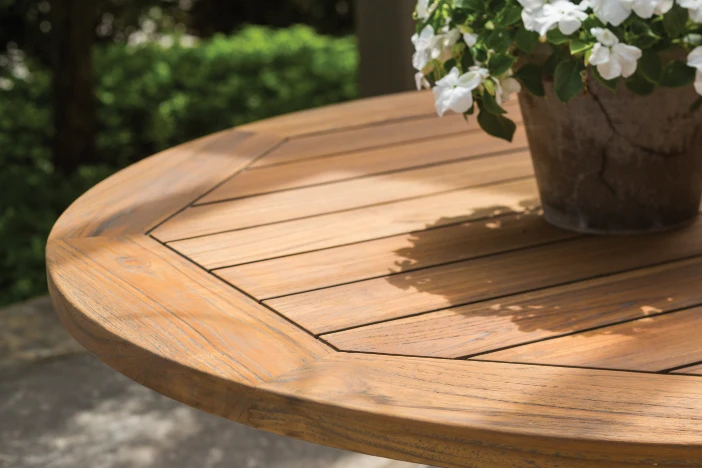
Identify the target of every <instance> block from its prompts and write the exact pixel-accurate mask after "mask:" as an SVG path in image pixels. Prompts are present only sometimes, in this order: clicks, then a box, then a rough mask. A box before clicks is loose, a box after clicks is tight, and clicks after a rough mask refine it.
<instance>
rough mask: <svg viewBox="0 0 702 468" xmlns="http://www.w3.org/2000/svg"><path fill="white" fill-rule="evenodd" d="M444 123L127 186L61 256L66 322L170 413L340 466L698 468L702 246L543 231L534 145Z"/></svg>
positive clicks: (381, 107) (383, 126)
mask: <svg viewBox="0 0 702 468" xmlns="http://www.w3.org/2000/svg"><path fill="white" fill-rule="evenodd" d="M432 105H433V102H432V99H431V98H430V97H429V96H428V95H426V94H423V93H410V94H400V95H395V96H390V97H384V98H376V99H370V100H364V101H357V102H353V103H348V104H342V105H338V106H332V107H328V108H324V109H320V110H312V111H307V112H301V113H298V114H295V115H291V116H284V117H279V118H275V119H271V120H267V121H263V122H258V123H254V124H251V125H247V126H244V127H240V128H237V129H233V130H229V131H224V132H221V133H218V134H215V135H212V136H209V137H206V138H203V139H200V140H197V141H193V142H191V143H188V144H185V145H183V146H180V147H177V148H174V149H171V150H168V151H165V152H164V153H161V154H158V155H156V156H153V157H152V158H149V159H146V160H144V161H142V162H140V163H138V164H135V165H134V166H132V167H130V168H128V169H126V170H124V171H122V172H120V173H118V174H116V175H115V176H113V177H111V178H110V179H108V180H106V181H105V182H103V183H101V184H100V185H98V186H97V187H95V188H93V189H92V190H90V191H89V192H88V193H86V194H85V195H84V196H83V197H81V198H80V199H79V200H78V201H77V202H75V203H74V204H73V206H71V207H70V209H68V211H67V212H66V213H65V214H64V215H63V216H62V217H61V219H60V220H59V221H58V222H57V223H56V226H55V227H54V230H53V232H52V234H51V239H50V241H49V244H48V253H47V258H48V270H49V280H50V288H51V294H52V297H53V300H54V304H55V306H56V308H57V310H58V313H59V315H60V317H61V319H62V321H63V323H64V324H65V326H66V327H67V328H68V329H69V330H70V332H71V333H72V334H73V336H75V338H76V339H77V340H78V341H80V342H81V343H82V344H83V345H84V346H85V347H86V348H88V349H89V350H90V351H92V352H93V353H95V354H96V355H97V356H99V357H100V358H101V359H102V360H103V361H104V362H106V363H107V364H109V365H110V366H112V367H114V368H115V369H117V370H118V371H120V372H122V373H123V374H125V375H127V376H129V377H131V378H132V379H134V380H136V381H137V382H139V383H141V384H143V385H145V386H147V387H150V388H152V389H154V390H156V391H158V392H160V393H162V394H165V395H167V396H169V397H172V398H175V399H176V400H179V401H181V402H183V403H186V404H188V405H191V406H194V407H196V408H200V409H203V410H205V411H208V412H211V413H214V414H217V415H221V416H224V417H227V418H230V419H232V420H234V421H238V422H241V423H244V424H248V425H251V426H255V427H258V428H261V429H265V430H268V431H272V432H276V433H280V434H285V435H289V436H292V437H296V438H300V439H304V440H308V441H312V442H317V443H321V444H326V445H331V446H336V447H340V448H343V449H348V450H353V451H358V452H365V453H370V454H374V455H380V456H385V457H390V458H397V459H402V460H407V461H414V462H419V463H426V464H431V465H442V466H448V467H465V466H471V467H472V466H475V467H495V468H504V467H510V466H515V467H533V466H538V467H554V468H555V467H620V466H621V467H624V466H626V467H630V466H654V465H656V464H657V466H658V467H663V466H702V365H701V363H702V341H701V338H700V337H701V335H702V308H700V306H702V288H700V285H701V284H702V235H701V234H702V221H700V222H698V223H696V224H695V225H693V226H692V227H690V228H688V229H685V230H681V231H676V232H671V233H667V234H661V235H655V236H650V237H630V238H623V237H616V238H611V237H584V236H579V235H576V234H572V233H568V232H564V231H560V230H558V229H555V228H552V227H550V226H548V225H547V224H546V223H545V222H544V221H543V220H542V219H541V217H540V213H539V209H538V196H537V190H536V186H535V182H534V179H533V177H532V166H531V161H530V159H529V154H528V151H527V148H526V141H525V136H524V131H523V129H520V130H519V131H518V132H517V135H516V138H515V142H514V144H512V145H510V144H507V143H505V142H502V141H500V140H497V139H493V138H491V137H488V136H486V135H484V134H483V133H482V132H480V131H479V129H478V128H477V126H476V123H475V121H474V119H471V120H470V122H469V123H468V124H466V123H465V122H464V120H463V118H462V117H461V116H451V117H447V118H444V119H443V120H440V119H438V118H436V117H435V116H434V115H433V113H434V111H433V108H432ZM510 112H511V113H512V114H513V117H514V118H517V119H519V111H518V108H517V107H516V104H514V105H512V106H511V107H510Z"/></svg>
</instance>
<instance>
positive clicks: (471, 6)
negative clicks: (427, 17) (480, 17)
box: [453, 0, 485, 11]
mask: <svg viewBox="0 0 702 468" xmlns="http://www.w3.org/2000/svg"><path fill="white" fill-rule="evenodd" d="M453 4H454V6H455V7H456V8H466V9H468V10H473V11H483V8H484V7H485V2H484V1H483V0H453Z"/></svg>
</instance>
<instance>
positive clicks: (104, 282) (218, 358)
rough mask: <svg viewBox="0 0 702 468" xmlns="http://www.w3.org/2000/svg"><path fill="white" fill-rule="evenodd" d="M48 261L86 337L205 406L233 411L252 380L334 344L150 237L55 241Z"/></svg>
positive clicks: (100, 351)
mask: <svg viewBox="0 0 702 468" xmlns="http://www.w3.org/2000/svg"><path fill="white" fill-rule="evenodd" d="M47 264H48V272H49V279H50V283H51V289H52V299H53V301H54V305H55V306H56V309H57V312H58V314H59V316H60V318H61V320H62V322H63V324H64V325H65V326H66V327H67V328H68V330H69V331H70V332H71V334H72V335H73V336H74V337H75V338H76V339H77V340H78V341H79V342H80V343H81V344H82V345H84V346H85V347H86V348H88V349H89V350H90V351H92V352H93V353H95V354H97V355H98V357H100V358H101V359H102V360H103V361H105V362H106V363H107V364H109V365H110V366H112V367H114V368H115V369H117V370H119V371H120V372H122V373H124V374H125V375H127V376H129V377H131V378H133V379H134V380H136V381H137V382H139V383H141V384H143V385H146V386H148V387H150V388H153V389H156V390H157V391H159V392H161V393H164V394H166V395H168V396H171V397H172V398H176V399H178V400H180V401H183V402H185V403H188V404H191V405H194V406H198V407H203V409H206V410H208V411H214V412H218V413H223V412H226V411H229V410H231V411H234V409H235V406H236V404H233V403H235V402H236V398H237V396H242V392H245V391H246V389H247V388H249V387H252V386H253V385H255V384H257V383H259V382H262V381H264V380H269V379H271V378H272V377H275V376H277V375H281V374H282V373H285V372H288V371H290V370H292V369H294V368H297V367H299V366H301V365H303V364H305V363H309V362H311V361H313V360H315V359H318V358H320V357H322V356H325V355H327V354H328V353H329V350H328V349H327V348H326V347H325V346H324V345H322V344H321V343H319V342H318V341H317V340H315V339H314V338H312V337H311V336H309V335H308V334H306V333H305V332H304V331H301V330H299V329H298V328H297V327H295V326H293V325H292V324H290V323H289V322H287V321H286V320H284V319H282V318H280V317H279V316H278V315H276V314H274V313H272V312H271V311H269V310H267V309H265V308H264V307H262V306H261V305H260V304H258V303H256V302H255V301H253V300H250V299H248V298H247V297H246V296H244V295H242V294H239V293H237V292H236V291H234V290H232V289H231V288H230V287H229V286H227V285H226V284H224V283H222V282H221V281H220V280H217V279H216V278H214V277H212V276H211V275H210V274H208V273H207V272H204V271H202V270H201V269H199V268H198V267H196V266H194V265H193V264H192V263H190V262H188V261H186V260H184V259H183V258H181V257H180V256H178V255H177V254H175V253H174V252H171V251H169V250H168V249H166V248H164V247H163V246H161V245H159V244H158V243H157V242H155V241H153V240H152V239H149V238H147V237H145V236H138V237H133V238H109V239H108V238H104V237H93V238H85V239H68V240H60V241H51V242H50V243H49V245H48V253H47ZM228 406H231V407H228Z"/></svg>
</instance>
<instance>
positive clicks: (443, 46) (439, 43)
mask: <svg viewBox="0 0 702 468" xmlns="http://www.w3.org/2000/svg"><path fill="white" fill-rule="evenodd" d="M460 38H461V31H459V30H458V29H449V28H448V26H446V27H444V28H443V29H442V31H441V34H439V35H438V36H436V44H435V45H434V47H435V49H434V52H433V55H432V58H433V59H435V60H438V61H440V62H441V63H443V62H445V61H447V60H450V59H452V58H453V46H455V45H456V43H457V42H458V40H459V39H460Z"/></svg>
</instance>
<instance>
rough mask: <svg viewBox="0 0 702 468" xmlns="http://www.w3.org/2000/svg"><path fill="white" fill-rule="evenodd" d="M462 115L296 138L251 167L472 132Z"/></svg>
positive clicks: (430, 117) (427, 118)
mask: <svg viewBox="0 0 702 468" xmlns="http://www.w3.org/2000/svg"><path fill="white" fill-rule="evenodd" d="M469 130H470V128H469V124H466V121H465V119H464V118H463V116H462V115H451V116H446V117H444V118H439V117H437V116H435V115H432V116H429V117H424V118H418V119H412V120H402V121H400V122H392V123H387V124H379V125H374V126H371V127H361V128H358V129H352V130H348V131H341V132H334V133H323V134H320V135H312V136H308V137H302V138H294V139H291V140H289V141H287V142H286V143H285V145H283V146H281V147H280V148H277V149H276V150H275V151H271V152H270V154H268V155H266V157H265V158H261V159H260V160H258V161H256V162H255V163H254V164H252V165H251V166H250V167H251V168H262V167H267V166H271V165H275V164H287V163H291V162H296V161H304V160H307V159H312V158H319V157H322V156H327V155H332V154H341V153H350V152H358V151H360V150H365V149H368V148H374V147H379V146H386V145H396V144H400V143H405V142H408V141H413V140H421V139H423V138H437V137H442V136H447V135H451V134H455V133H466V132H467V131H469Z"/></svg>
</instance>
